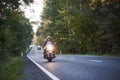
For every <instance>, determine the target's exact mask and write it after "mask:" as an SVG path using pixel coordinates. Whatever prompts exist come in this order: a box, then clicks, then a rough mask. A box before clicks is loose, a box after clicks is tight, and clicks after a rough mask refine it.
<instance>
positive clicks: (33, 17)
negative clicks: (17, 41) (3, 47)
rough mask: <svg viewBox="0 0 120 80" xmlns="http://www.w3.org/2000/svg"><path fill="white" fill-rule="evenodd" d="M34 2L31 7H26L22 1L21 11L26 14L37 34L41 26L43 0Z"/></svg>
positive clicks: (21, 0)
mask: <svg viewBox="0 0 120 80" xmlns="http://www.w3.org/2000/svg"><path fill="white" fill-rule="evenodd" d="M33 1H34V2H33V3H31V4H30V5H26V4H25V3H24V2H23V0H20V3H22V5H21V6H20V9H21V10H22V11H23V12H24V14H25V17H26V18H28V19H29V21H30V22H31V25H32V26H33V31H34V33H36V31H37V28H38V27H39V26H40V23H41V17H40V15H41V14H42V11H43V7H44V5H43V0H33Z"/></svg>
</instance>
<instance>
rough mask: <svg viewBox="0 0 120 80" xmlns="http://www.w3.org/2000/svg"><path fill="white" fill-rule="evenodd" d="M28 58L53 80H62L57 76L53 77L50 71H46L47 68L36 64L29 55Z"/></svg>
mask: <svg viewBox="0 0 120 80" xmlns="http://www.w3.org/2000/svg"><path fill="white" fill-rule="evenodd" d="M27 57H28V58H29V59H30V60H31V61H32V62H33V63H34V64H35V65H36V66H38V67H39V68H40V69H41V70H42V71H43V72H45V73H46V74H47V75H48V76H49V77H50V78H51V79H52V80H60V79H59V78H57V77H56V76H55V75H53V74H52V73H50V72H49V71H48V70H46V69H45V68H43V67H42V66H41V65H40V64H38V63H36V62H35V61H34V60H33V59H32V58H30V57H29V56H28V55H27Z"/></svg>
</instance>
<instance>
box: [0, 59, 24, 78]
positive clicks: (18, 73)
mask: <svg viewBox="0 0 120 80" xmlns="http://www.w3.org/2000/svg"><path fill="white" fill-rule="evenodd" d="M22 67H23V57H16V58H10V59H8V60H6V61H4V63H3V62H1V63H0V80H22V77H23V74H22Z"/></svg>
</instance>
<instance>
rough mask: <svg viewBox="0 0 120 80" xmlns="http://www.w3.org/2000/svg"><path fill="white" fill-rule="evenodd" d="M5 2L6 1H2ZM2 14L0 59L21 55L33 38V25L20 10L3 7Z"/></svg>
mask: <svg viewBox="0 0 120 80" xmlns="http://www.w3.org/2000/svg"><path fill="white" fill-rule="evenodd" d="M2 3H4V1H3V2H2ZM8 4H9V3H8ZM0 6H2V5H0ZM2 10H3V12H2V13H3V14H1V16H0V55H1V56H0V59H1V60H2V59H3V58H4V57H6V55H16V56H17V55H20V53H21V52H25V51H26V48H27V47H28V45H29V44H30V42H31V40H32V35H31V33H32V26H31V25H30V23H29V21H28V20H27V19H25V17H24V16H23V13H21V12H20V11H17V10H14V9H9V8H7V7H4V8H3V7H2Z"/></svg>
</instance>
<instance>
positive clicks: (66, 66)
mask: <svg viewBox="0 0 120 80" xmlns="http://www.w3.org/2000/svg"><path fill="white" fill-rule="evenodd" d="M42 53H43V51H42V50H37V47H36V46H34V47H33V48H32V49H31V51H30V52H29V53H28V54H27V57H28V58H29V59H30V60H32V62H34V63H35V64H36V65H37V66H38V67H39V68H40V69H41V68H42V70H43V72H44V73H45V74H47V75H48V76H49V77H51V76H52V77H51V78H52V79H51V80H120V58H119V57H102V56H80V55H57V56H56V58H55V59H54V60H53V62H47V60H46V59H44V58H43V57H42V56H43V55H42Z"/></svg>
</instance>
